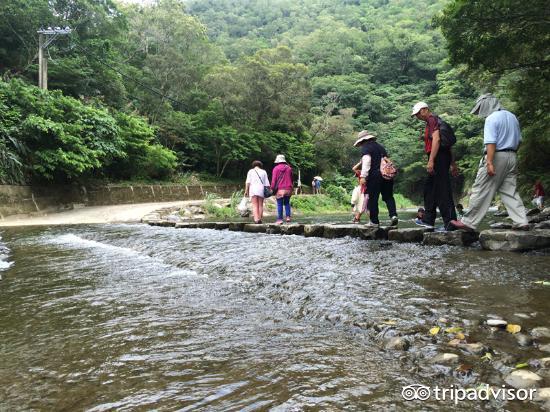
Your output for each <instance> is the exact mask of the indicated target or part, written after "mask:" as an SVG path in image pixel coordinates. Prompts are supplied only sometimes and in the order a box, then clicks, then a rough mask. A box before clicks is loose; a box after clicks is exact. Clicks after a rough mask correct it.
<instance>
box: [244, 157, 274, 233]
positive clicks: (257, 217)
mask: <svg viewBox="0 0 550 412" xmlns="http://www.w3.org/2000/svg"><path fill="white" fill-rule="evenodd" d="M263 167H264V166H263V164H262V162H260V161H259V160H254V161H253V162H252V169H250V170H249V171H248V174H247V175H246V184H245V189H244V195H245V196H250V201H251V203H252V215H253V216H254V223H262V218H263V215H264V187H265V186H269V178H268V177H267V172H266V171H265V170H264V169H263Z"/></svg>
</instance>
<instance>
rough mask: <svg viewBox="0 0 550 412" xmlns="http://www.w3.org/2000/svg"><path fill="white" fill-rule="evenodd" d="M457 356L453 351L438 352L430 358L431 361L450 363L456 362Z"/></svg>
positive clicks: (441, 363) (442, 363)
mask: <svg viewBox="0 0 550 412" xmlns="http://www.w3.org/2000/svg"><path fill="white" fill-rule="evenodd" d="M458 361H459V356H458V355H456V354H454V353H440V354H439V355H436V356H435V357H434V358H432V359H431V363H437V364H440V365H452V364H455V363H458Z"/></svg>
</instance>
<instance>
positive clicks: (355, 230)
mask: <svg viewBox="0 0 550 412" xmlns="http://www.w3.org/2000/svg"><path fill="white" fill-rule="evenodd" d="M359 229H360V227H359V225H325V227H324V231H323V237H325V238H327V239H336V238H341V237H346V236H350V237H361V234H360V233H361V232H360V230H359Z"/></svg>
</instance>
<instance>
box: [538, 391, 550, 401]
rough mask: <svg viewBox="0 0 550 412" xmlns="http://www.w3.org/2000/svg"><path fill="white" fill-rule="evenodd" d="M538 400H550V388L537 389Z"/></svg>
mask: <svg viewBox="0 0 550 412" xmlns="http://www.w3.org/2000/svg"><path fill="white" fill-rule="evenodd" d="M535 400H536V401H539V402H540V401H542V402H548V401H550V388H540V389H537V395H536V396H535Z"/></svg>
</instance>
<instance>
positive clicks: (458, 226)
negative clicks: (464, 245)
mask: <svg viewBox="0 0 550 412" xmlns="http://www.w3.org/2000/svg"><path fill="white" fill-rule="evenodd" d="M449 225H450V226H453V227H455V228H456V229H458V230H462V231H465V232H475V229H474V228H473V227H470V226H467V225H465V224H464V223H462V222H461V221H460V220H451V221H450V222H449Z"/></svg>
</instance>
